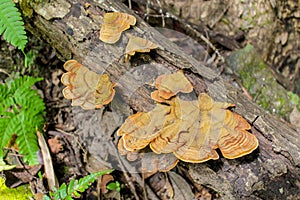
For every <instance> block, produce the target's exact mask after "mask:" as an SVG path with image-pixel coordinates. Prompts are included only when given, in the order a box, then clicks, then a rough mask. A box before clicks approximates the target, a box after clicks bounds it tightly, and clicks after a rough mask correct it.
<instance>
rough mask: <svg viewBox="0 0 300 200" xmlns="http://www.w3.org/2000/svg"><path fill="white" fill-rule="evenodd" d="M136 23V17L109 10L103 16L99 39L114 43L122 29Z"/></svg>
mask: <svg viewBox="0 0 300 200" xmlns="http://www.w3.org/2000/svg"><path fill="white" fill-rule="evenodd" d="M135 23H136V18H135V17H134V16H132V15H129V14H127V13H120V12H110V13H105V14H104V16H103V24H102V27H101V30H100V37H99V39H100V40H101V41H103V42H106V43H109V44H114V43H116V42H117V41H118V40H119V39H120V37H121V34H122V32H123V31H125V30H127V29H129V28H130V25H131V26H134V25H135Z"/></svg>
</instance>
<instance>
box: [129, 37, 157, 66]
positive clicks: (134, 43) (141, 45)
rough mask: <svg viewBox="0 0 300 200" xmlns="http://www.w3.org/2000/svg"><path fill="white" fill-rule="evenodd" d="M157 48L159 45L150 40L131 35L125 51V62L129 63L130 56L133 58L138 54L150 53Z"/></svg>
mask: <svg viewBox="0 0 300 200" xmlns="http://www.w3.org/2000/svg"><path fill="white" fill-rule="evenodd" d="M157 47H158V46H157V44H155V43H153V42H151V41H149V40H146V39H144V38H140V37H135V36H132V35H129V41H128V43H127V46H126V49H125V53H126V56H125V61H126V62H128V61H129V58H130V56H133V55H134V54H135V53H136V52H141V53H145V52H150V50H152V49H156V48H157Z"/></svg>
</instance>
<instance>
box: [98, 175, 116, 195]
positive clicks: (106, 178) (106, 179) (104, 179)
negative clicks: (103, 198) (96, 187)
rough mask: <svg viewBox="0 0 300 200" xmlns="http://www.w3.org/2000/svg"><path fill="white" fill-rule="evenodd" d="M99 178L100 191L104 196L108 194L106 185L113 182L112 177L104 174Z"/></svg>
mask: <svg viewBox="0 0 300 200" xmlns="http://www.w3.org/2000/svg"><path fill="white" fill-rule="evenodd" d="M100 178H101V184H100V185H101V191H102V192H103V193H104V194H106V193H108V192H109V190H108V189H107V188H106V185H107V184H108V183H109V182H112V181H114V180H115V179H114V177H113V176H112V175H110V174H104V175H103V176H102V177H100Z"/></svg>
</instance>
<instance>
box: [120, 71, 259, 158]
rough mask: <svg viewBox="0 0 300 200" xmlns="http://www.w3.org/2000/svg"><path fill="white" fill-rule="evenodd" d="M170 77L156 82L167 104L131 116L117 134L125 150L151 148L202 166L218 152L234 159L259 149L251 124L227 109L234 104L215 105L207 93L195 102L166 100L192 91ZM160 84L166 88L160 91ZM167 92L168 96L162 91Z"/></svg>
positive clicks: (176, 99) (174, 98) (216, 155)
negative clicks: (179, 93)
mask: <svg viewBox="0 0 300 200" xmlns="http://www.w3.org/2000/svg"><path fill="white" fill-rule="evenodd" d="M177 73H178V72H177ZM180 73H181V74H182V75H183V73H182V72H180ZM175 74H176V73H175ZM174 76H175V75H174ZM180 76H181V75H180ZM170 77H172V76H171V75H168V76H167V78H165V79H164V77H163V78H158V80H157V82H158V83H160V84H157V88H158V91H159V92H161V93H160V94H162V95H160V97H163V99H164V104H161V103H159V102H157V104H156V107H155V108H154V109H153V110H151V111H149V112H147V113H143V112H138V113H136V114H134V115H131V116H129V117H128V118H127V119H126V120H125V122H124V124H123V125H122V126H121V127H120V129H119V130H118V135H119V136H122V138H121V140H123V143H124V148H125V149H126V150H128V151H136V150H139V149H143V148H145V147H146V146H147V145H149V146H150V148H151V149H152V151H153V152H155V153H157V154H166V153H173V154H174V155H175V156H176V157H177V158H178V159H180V160H182V161H185V162H192V163H201V162H205V161H207V160H210V159H213V160H216V159H218V158H219V155H218V153H217V151H216V149H220V151H221V153H222V154H223V156H224V157H225V158H228V159H234V158H238V157H241V156H244V155H246V154H249V153H251V152H252V151H253V150H255V149H256V148H257V147H258V140H257V138H256V137H255V136H254V135H253V134H251V133H250V132H248V130H249V129H250V128H251V126H250V124H248V122H247V121H246V120H245V119H243V118H242V117H241V116H240V115H238V114H236V113H233V112H231V111H230V110H228V109H227V108H228V107H232V106H234V104H231V103H222V102H215V101H213V99H212V98H211V97H210V96H209V95H207V94H205V93H201V94H199V96H198V100H194V101H185V100H181V99H180V98H179V97H177V96H175V97H173V98H171V99H170V100H167V98H168V97H171V96H172V95H175V94H176V93H177V92H178V91H182V90H183V91H190V90H191V89H190V88H189V87H188V88H189V89H188V90H184V88H186V87H185V84H183V85H182V86H178V88H177V87H175V88H176V89H174V88H172V87H173V85H176V84H177V82H175V80H176V79H171V78H170ZM162 80H163V81H162ZM166 80H168V81H166ZM164 81H165V82H164ZM161 83H166V84H163V85H164V87H161ZM165 88H167V91H169V92H167V93H164V92H162V91H160V90H161V89H165ZM171 92H173V93H171Z"/></svg>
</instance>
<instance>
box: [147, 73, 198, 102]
mask: <svg viewBox="0 0 300 200" xmlns="http://www.w3.org/2000/svg"><path fill="white" fill-rule="evenodd" d="M155 87H156V88H157V90H155V91H154V92H152V93H151V98H152V99H153V100H155V101H158V102H164V101H165V100H166V99H170V98H171V97H172V96H175V95H176V94H177V93H179V92H182V93H190V92H192V91H193V85H192V84H191V83H190V82H189V80H188V79H187V78H186V77H185V76H184V73H183V71H182V70H178V71H177V72H175V73H173V74H163V75H160V76H158V77H157V79H156V81H155Z"/></svg>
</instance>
